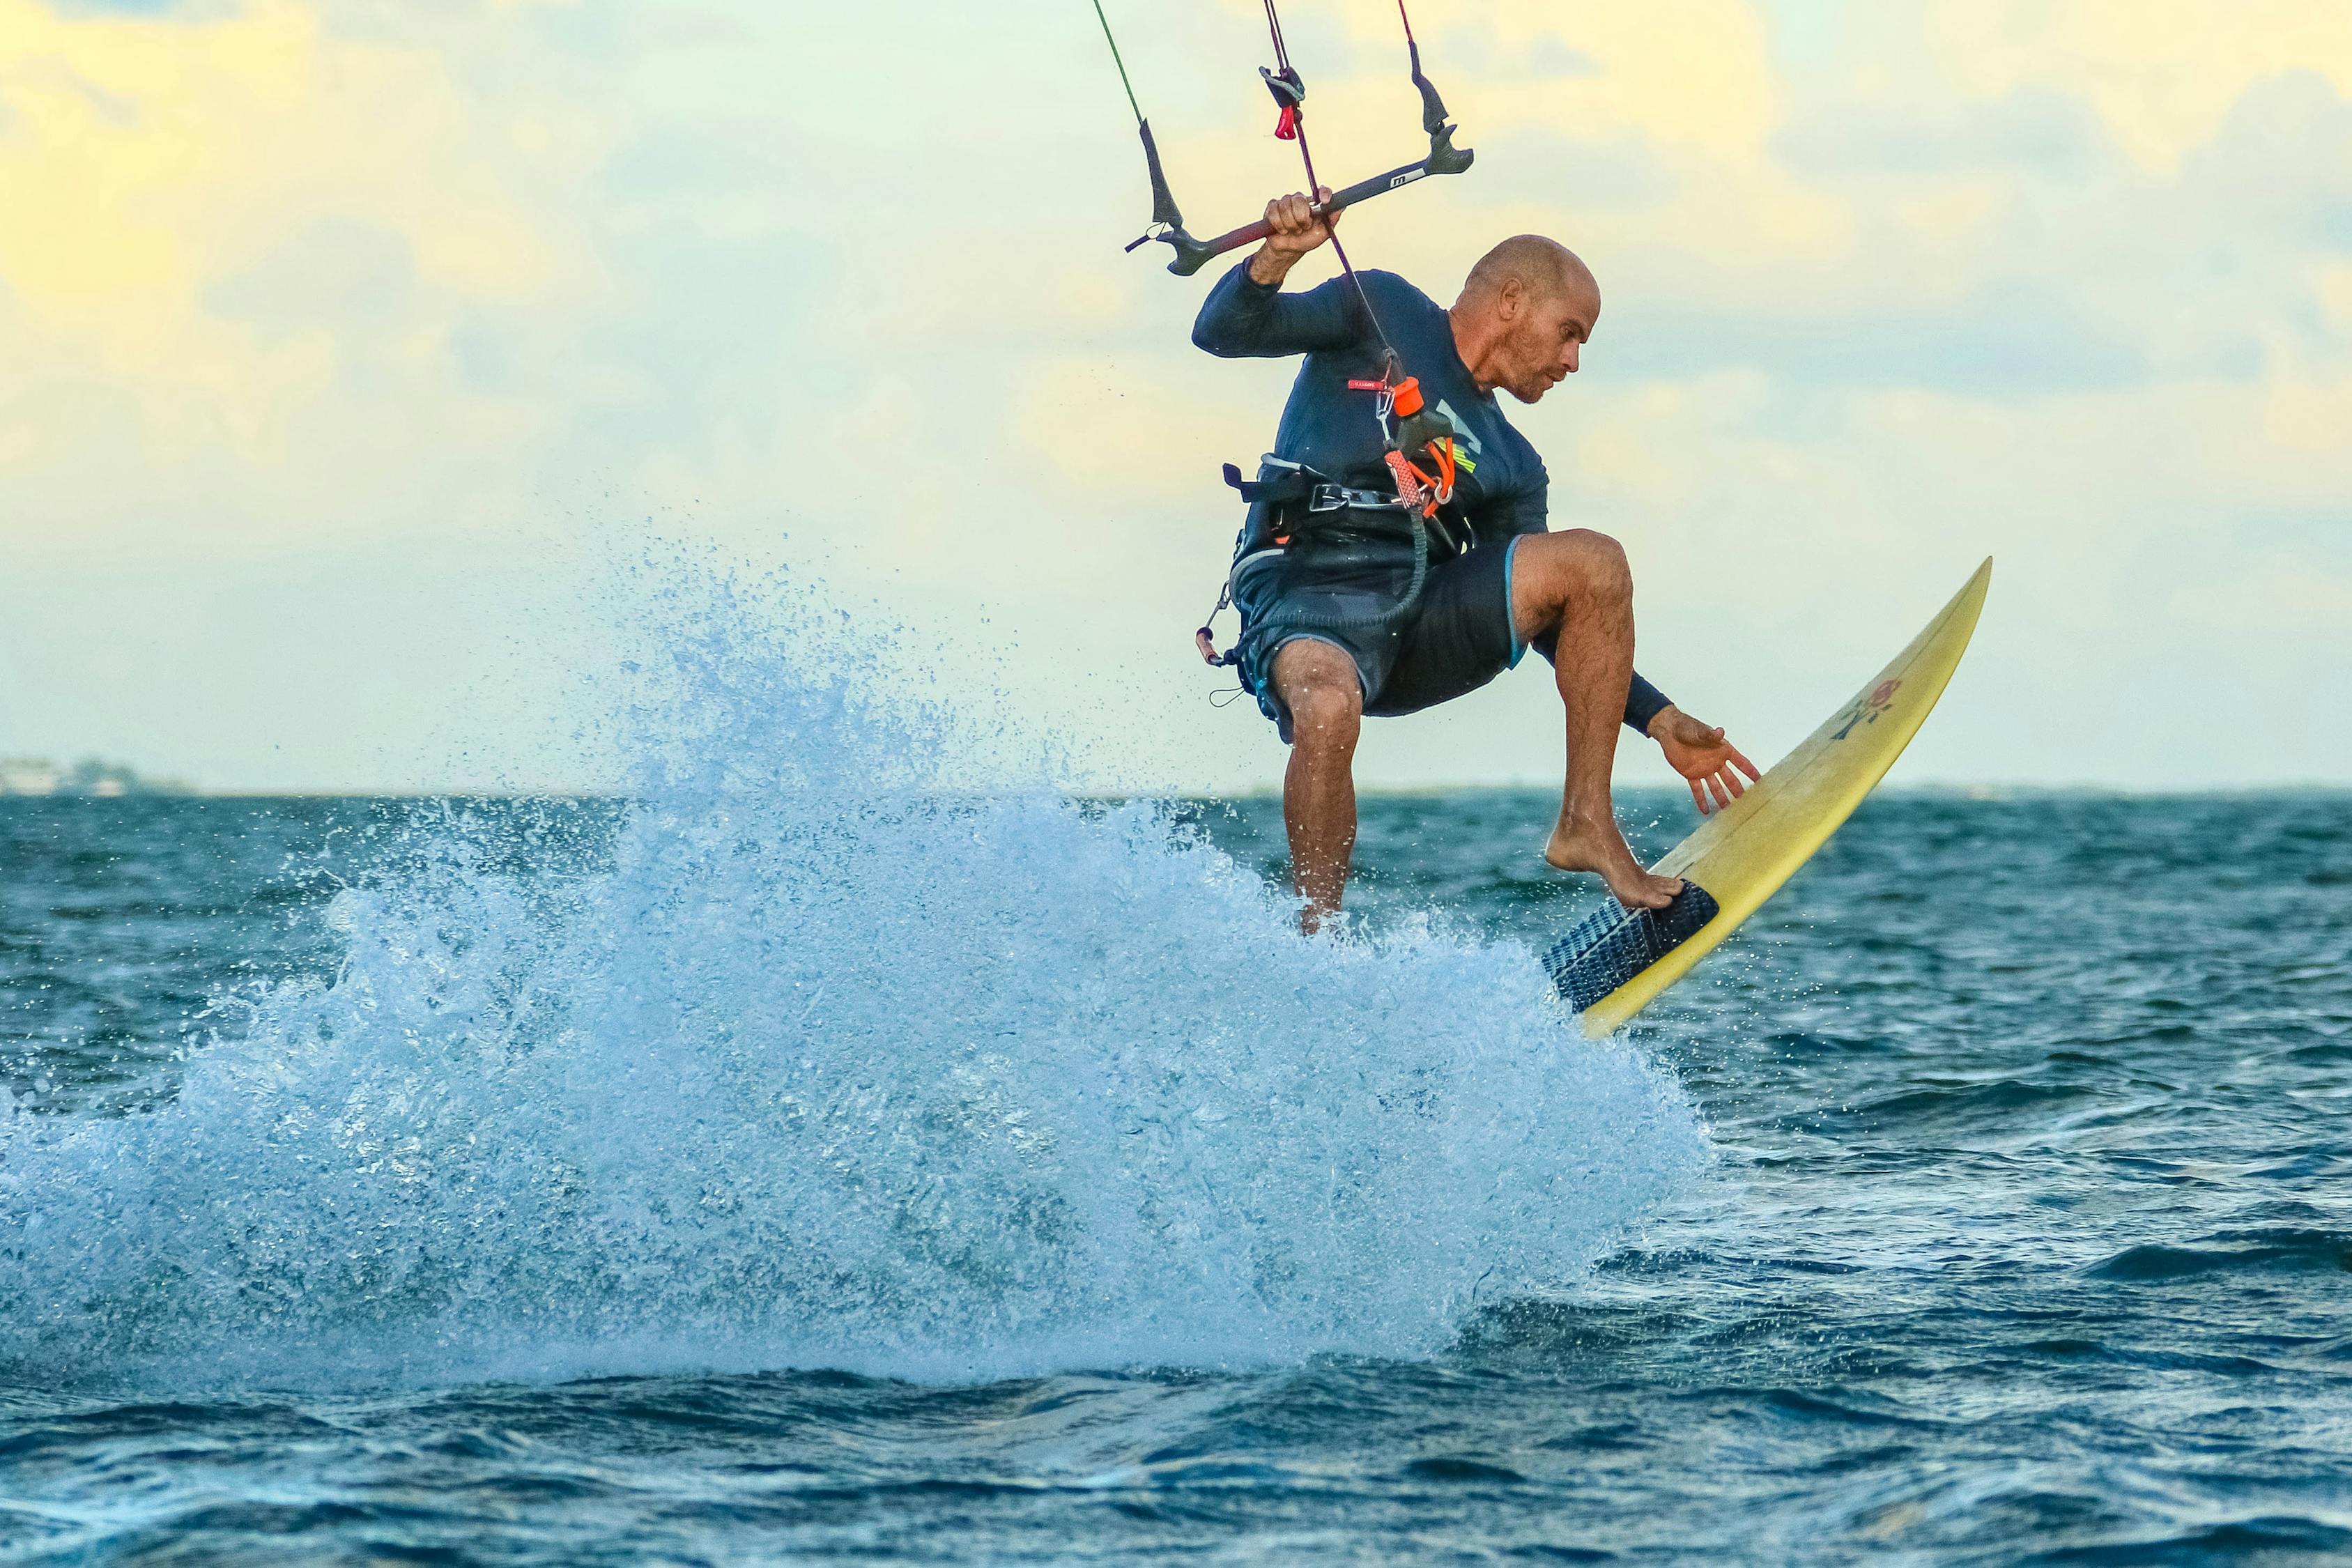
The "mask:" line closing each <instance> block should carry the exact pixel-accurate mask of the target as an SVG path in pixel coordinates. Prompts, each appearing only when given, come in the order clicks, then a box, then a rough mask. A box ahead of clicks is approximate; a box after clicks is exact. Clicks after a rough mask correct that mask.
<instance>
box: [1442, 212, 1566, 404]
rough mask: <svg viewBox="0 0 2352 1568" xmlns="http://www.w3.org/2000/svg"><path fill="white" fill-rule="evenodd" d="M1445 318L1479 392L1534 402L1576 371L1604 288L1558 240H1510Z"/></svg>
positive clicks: (1482, 262)
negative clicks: (1497, 391) (1496, 391)
mask: <svg viewBox="0 0 2352 1568" xmlns="http://www.w3.org/2000/svg"><path fill="white" fill-rule="evenodd" d="M1446 314H1447V315H1448V316H1449V317H1450V318H1451V319H1452V321H1453V325H1454V347H1455V348H1456V349H1457V350H1458V351H1460V353H1461V355H1462V363H1464V364H1465V365H1467V366H1468V367H1469V369H1470V374H1471V375H1472V376H1473V377H1474V378H1475V380H1476V381H1477V383H1478V385H1479V388H1480V390H1482V391H1487V392H1491V391H1493V390H1494V389H1496V387H1500V388H1502V389H1503V390H1504V391H1506V392H1508V393H1509V394H1510V395H1512V396H1514V397H1516V398H1517V399H1518V400H1519V401H1520V402H1522V403H1533V402H1534V401H1535V400H1536V399H1538V398H1539V397H1541V396H1542V395H1544V394H1545V393H1547V392H1549V391H1550V390H1551V389H1552V388H1553V387H1555V386H1557V385H1559V383H1560V381H1561V380H1562V379H1563V378H1564V377H1567V376H1570V375H1573V374H1576V366H1577V362H1578V359H1579V357H1580V355H1581V354H1582V353H1583V352H1584V344H1585V342H1586V340H1587V339H1589V338H1591V336H1592V328H1593V324H1594V323H1595V322H1596V321H1599V320H1600V318H1601V285H1599V284H1598V283H1596V282H1594V281H1593V280H1592V270H1591V268H1588V267H1586V266H1585V265H1584V263H1583V262H1581V261H1579V260H1578V259H1577V258H1576V253H1575V252H1574V251H1572V250H1570V249H1569V248H1568V247H1566V246H1564V245H1562V244H1560V243H1559V241H1558V240H1555V239H1546V238H1545V237H1543V236H1541V235H1539V234H1518V235H1513V236H1512V237H1510V238H1508V239H1507V240H1505V241H1503V243H1502V244H1500V245H1498V246H1496V247H1495V248H1494V249H1492V250H1490V251H1488V252H1487V253H1486V255H1485V256H1483V257H1480V258H1478V265H1477V266H1475V267H1474V268H1471V269H1470V276H1469V278H1468V279H1467V280H1466V281H1465V282H1464V283H1463V285H1462V298H1461V299H1460V300H1457V301H1455V303H1454V309H1453V310H1449V311H1447V312H1446Z"/></svg>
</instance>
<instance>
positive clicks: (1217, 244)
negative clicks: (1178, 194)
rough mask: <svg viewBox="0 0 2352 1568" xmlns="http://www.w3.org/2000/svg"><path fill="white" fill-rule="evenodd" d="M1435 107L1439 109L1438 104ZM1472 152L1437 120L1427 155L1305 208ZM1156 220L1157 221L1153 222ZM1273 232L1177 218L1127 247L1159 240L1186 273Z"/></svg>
mask: <svg viewBox="0 0 2352 1568" xmlns="http://www.w3.org/2000/svg"><path fill="white" fill-rule="evenodd" d="M1439 112H1440V113H1441V114H1443V113H1444V107H1443V106H1442V105H1441V106H1440V109H1439ZM1476 156H1477V154H1476V153H1474V152H1472V151H1471V150H1470V149H1469V148H1467V147H1456V146H1455V145H1454V127H1453V126H1451V125H1447V124H1445V123H1444V122H1443V121H1440V123H1439V124H1438V126H1437V128H1436V129H1435V130H1433V131H1432V132H1430V133H1429V156H1428V157H1426V158H1423V160H1422V161H1421V162H1419V163H1407V164H1405V165H1403V166H1402V167H1401V168H1395V169H1391V170H1390V171H1389V172H1388V173H1387V174H1374V175H1373V176H1372V177H1371V178H1370V179H1369V180H1359V181H1357V182H1356V183H1355V184H1352V185H1349V187H1348V188H1347V189H1346V190H1344V191H1334V192H1332V193H1331V199H1330V200H1329V201H1328V202H1318V203H1316V204H1315V205H1313V206H1312V207H1310V208H1308V209H1307V210H1308V211H1310V212H1312V213H1313V214H1315V216H1318V217H1321V216H1324V215H1325V214H1327V213H1338V212H1344V211H1346V210H1347V209H1348V208H1349V207H1352V206H1355V205H1359V204H1360V203H1363V202H1368V201H1370V200H1371V199H1372V198H1373V197H1374V196H1377V195H1381V194H1382V193H1383V192H1387V191H1393V190H1396V189H1398V188H1399V187H1401V186H1404V185H1409V184H1412V183H1413V182H1414V181H1415V180H1425V179H1427V178H1428V177H1429V176H1430V175H1432V174H1460V173H1461V172H1462V171H1463V170H1465V169H1466V168H1468V167H1469V166H1470V161H1471V160H1472V159H1473V158H1475V157H1476ZM1153 162H1154V163H1157V162H1158V160H1157V159H1156V158H1155V159H1154V160H1153ZM1155 226H1157V225H1155ZM1272 232H1274V231H1273V230H1272V229H1270V228H1269V227H1267V226H1266V222H1265V219H1264V218H1260V219H1258V221H1257V222H1255V223H1253V224H1244V225H1243V226H1241V227H1239V228H1236V229H1231V230H1228V231H1227V232H1225V233H1223V234H1221V235H1219V236H1217V237H1215V238H1214V239H1195V238H1193V237H1192V236H1191V235H1189V234H1187V233H1185V232H1184V226H1183V224H1182V223H1181V221H1179V222H1175V223H1170V224H1167V225H1166V226H1164V227H1161V228H1160V232H1159V233H1157V234H1147V235H1145V236H1144V237H1142V238H1141V239H1138V240H1137V241H1136V242H1135V244H1134V245H1130V246H1129V247H1128V249H1129V250H1133V249H1134V248H1135V247H1136V246H1137V245H1141V244H1144V243H1145V242H1146V241H1148V240H1154V239H1157V240H1160V241H1162V242H1163V243H1165V244H1166V245H1167V247H1169V248H1170V249H1171V250H1173V251H1174V252H1175V253H1176V257H1175V259H1174V260H1172V261H1171V262H1169V263H1168V270H1169V271H1171V272H1173V273H1175V274H1176V275H1177V276H1178V277H1179V278H1189V277H1191V276H1192V274H1193V273H1195V272H1198V271H1199V270H1201V268H1203V267H1206V266H1207V265H1208V264H1209V263H1210V262H1211V261H1213V260H1214V259H1215V258H1218V257H1220V256H1223V255H1224V254H1225V252H1227V251H1229V250H1239V249H1240V248H1241V247H1243V246H1244V245H1255V244H1256V243H1257V242H1258V241H1259V240H1261V239H1264V238H1265V237H1266V236H1267V235H1269V234H1271V233H1272Z"/></svg>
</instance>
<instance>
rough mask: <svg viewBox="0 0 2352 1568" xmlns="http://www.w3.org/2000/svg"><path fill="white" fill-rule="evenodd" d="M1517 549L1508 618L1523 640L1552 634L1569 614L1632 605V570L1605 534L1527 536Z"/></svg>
mask: <svg viewBox="0 0 2352 1568" xmlns="http://www.w3.org/2000/svg"><path fill="white" fill-rule="evenodd" d="M1516 548H1517V554H1515V555H1514V556H1513V557H1512V558H1511V620H1512V624H1513V625H1514V626H1516V627H1517V629H1518V633H1519V635H1520V636H1521V637H1524V638H1526V639H1527V640H1528V641H1530V642H1533V641H1536V640H1537V639H1538V638H1541V637H1549V635H1550V634H1552V633H1553V632H1555V631H1557V630H1558V629H1559V625H1560V621H1561V618H1562V617H1563V616H1567V615H1568V614H1569V613H1570V611H1572V610H1583V611H1587V612H1589V611H1591V610H1593V609H1596V608H1601V609H1605V608H1608V607H1610V606H1612V605H1630V604H1631V603H1633V567H1632V566H1631V565H1629V564H1628V563H1626V560H1625V547H1624V546H1623V545H1622V544H1620V543H1618V542H1616V541H1615V540H1613V539H1612V538H1610V537H1609V536H1608V535H1607V534H1605V533H1597V532H1595V531H1592V530H1591V529H1589V528H1571V529H1567V530H1564V531H1560V532H1559V533H1531V534H1528V536H1527V537H1525V538H1523V539H1521V540H1520V541H1519V542H1518V543H1517V546H1516ZM1546 657H1549V653H1548V652H1547V655H1546Z"/></svg>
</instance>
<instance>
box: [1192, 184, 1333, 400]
mask: <svg viewBox="0 0 2352 1568" xmlns="http://www.w3.org/2000/svg"><path fill="white" fill-rule="evenodd" d="M1330 194H1331V193H1330V192H1329V191H1328V190H1324V191H1318V192H1317V193H1316V196H1317V199H1318V200H1320V199H1322V198H1323V197H1326V196H1328V195H1330ZM1265 221H1266V223H1267V224H1268V225H1269V226H1271V227H1272V229H1273V232H1272V233H1270V234H1268V235H1267V236H1266V238H1265V244H1263V245H1261V246H1259V247H1258V248H1257V254H1255V256H1252V257H1251V258H1249V259H1248V260H1247V261H1245V262H1244V263H1242V264H1241V265H1240V266H1238V267H1236V268H1234V269H1233V270H1232V271H1230V272H1228V273H1226V274H1225V275H1224V276H1223V278H1221V279H1218V280H1217V286H1216V287H1215V288H1214V289H1210V290H1209V297H1208V299H1207V300H1203V301H1202V305H1201V314H1200V317H1199V319H1198V320H1197V321H1194V322H1193V323H1192V342H1193V343H1194V344H1195V345H1196V346H1198V347H1200V348H1202V349H1205V350H1207V351H1208V352H1209V353H1213V354H1215V355H1217V356H1219V357H1220V358H1223V359H1244V358H1261V359H1282V358H1286V357H1287V356H1289V355H1291V354H1303V353H1314V352H1315V351H1316V350H1318V349H1343V348H1346V347H1347V346H1348V345H1349V344H1350V343H1353V342H1356V341H1357V340H1358V339H1359V338H1360V337H1361V336H1362V335H1363V331H1364V323H1363V321H1362V318H1361V315H1360V307H1359V305H1358V303H1357V300H1356V297H1355V294H1354V293H1353V291H1352V290H1350V289H1347V288H1345V287H1344V286H1343V285H1342V283H1341V281H1340V279H1336V278H1335V279H1331V280H1330V281H1328V282H1327V283H1324V284H1322V285H1320V286H1319V287H1318V288H1314V289H1308V290H1307V292H1306V293H1304V294H1285V293H1284V292H1283V291H1282V283H1283V279H1286V278H1287V277H1289V276H1290V269H1291V268H1293V267H1296V266H1297V265H1298V258H1300V257H1302V256H1305V255H1306V254H1307V252H1309V251H1311V250H1313V249H1315V248H1316V247H1318V246H1320V245H1321V244H1322V243H1323V242H1324V241H1325V240H1327V239H1328V238H1330V237H1331V226H1332V225H1333V224H1335V223H1337V222H1338V221H1339V215H1338V214H1336V213H1334V214H1332V215H1330V216H1328V217H1318V216H1316V215H1315V213H1314V212H1313V210H1312V209H1311V208H1310V207H1309V205H1308V204H1307V198H1306V196H1305V195H1287V196H1283V197H1280V198H1279V199H1277V200H1275V201H1272V202H1268V203H1267V204H1266V208H1265Z"/></svg>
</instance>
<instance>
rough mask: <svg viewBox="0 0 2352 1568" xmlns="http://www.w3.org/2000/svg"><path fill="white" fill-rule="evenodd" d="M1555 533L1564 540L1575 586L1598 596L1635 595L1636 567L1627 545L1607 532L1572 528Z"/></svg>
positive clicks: (1563, 551)
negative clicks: (1634, 578) (1627, 555)
mask: <svg viewBox="0 0 2352 1568" xmlns="http://www.w3.org/2000/svg"><path fill="white" fill-rule="evenodd" d="M1551 537H1553V538H1555V539H1557V540H1559V542H1560V554H1561V557H1562V564H1563V566H1564V568H1565V569H1566V572H1567V574H1568V576H1569V577H1570V581H1571V583H1572V584H1573V587H1574V590H1575V591H1576V592H1577V593H1578V594H1579V595H1586V596H1590V597H1592V598H1596V599H1630V598H1632V597H1633V564H1632V563H1630V562H1628V561H1627V560H1626V559H1625V547H1624V546H1623V545H1622V544H1620V543H1618V542H1616V541H1615V540H1614V539H1612V538H1610V537H1609V535H1607V534H1605V533H1601V532H1597V531H1594V530H1592V529H1590V528H1571V529H1569V530H1568V531H1565V532H1562V533H1557V534H1554V535H1552V536H1551Z"/></svg>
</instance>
